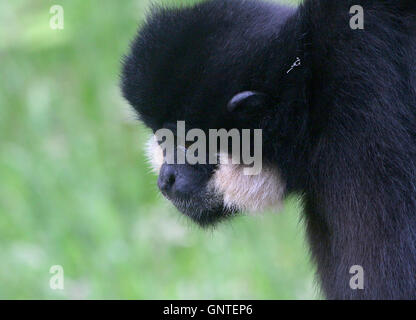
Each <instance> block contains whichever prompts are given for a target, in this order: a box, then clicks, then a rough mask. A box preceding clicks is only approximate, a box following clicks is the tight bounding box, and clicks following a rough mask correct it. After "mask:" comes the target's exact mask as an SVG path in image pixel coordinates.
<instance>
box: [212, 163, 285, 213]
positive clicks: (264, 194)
mask: <svg viewBox="0 0 416 320" xmlns="http://www.w3.org/2000/svg"><path fill="white" fill-rule="evenodd" d="M225 156H226V155H225ZM221 163H225V162H221ZM212 184H213V187H214V188H215V190H216V192H218V193H219V194H221V195H222V196H223V198H224V205H225V206H226V207H229V208H235V209H238V210H243V211H253V212H255V211H264V210H266V209H278V210H280V209H281V208H282V202H283V196H284V192H285V183H284V182H283V181H282V179H281V177H280V175H279V173H278V172H276V170H274V169H271V168H263V169H262V171H261V172H260V174H258V175H245V174H244V166H242V165H235V164H231V163H230V162H229V164H220V165H219V166H218V169H217V170H216V172H215V174H214V177H213V178H212Z"/></svg>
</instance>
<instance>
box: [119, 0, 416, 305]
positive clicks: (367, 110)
mask: <svg viewBox="0 0 416 320" xmlns="http://www.w3.org/2000/svg"><path fill="white" fill-rule="evenodd" d="M352 5H361V6H362V7H363V8H364V10H365V30H352V29H351V28H350V26H349V19H350V17H351V15H350V14H349V10H350V7H351V6H352ZM297 57H300V58H301V61H302V65H301V66H300V67H297V68H294V69H293V70H292V71H291V72H290V73H287V71H288V70H289V68H290V67H291V65H292V64H293V62H294V61H295V59H296V58H297ZM415 61H416V2H414V1H412V0H395V1H394V0H392V1H387V0H385V1H383V0H337V1H334V0H309V1H308V0H306V1H305V2H304V4H302V5H301V6H300V7H299V8H297V9H294V8H288V7H282V6H278V5H275V4H269V3H263V2H257V1H244V0H241V1H238V0H234V1H232V0H229V1H223V0H213V1H208V2H205V3H202V4H198V5H196V6H194V7H191V8H186V9H159V10H156V11H155V12H154V13H153V14H152V15H151V16H150V18H149V20H148V21H147V23H146V24H145V26H144V27H143V29H142V30H141V31H140V33H139V36H138V37H137V39H136V40H135V42H134V43H133V45H132V52H131V54H130V55H129V56H128V57H127V58H126V60H125V64H124V70H123V82H122V88H123V93H124V95H125V97H126V98H127V99H128V100H129V102H130V103H131V104H132V105H133V106H134V107H135V108H136V110H137V111H138V113H139V114H140V116H141V118H142V120H143V121H144V122H145V123H146V125H148V126H149V127H151V128H152V129H153V130H156V129H158V128H161V127H163V126H164V125H165V123H170V122H175V121H176V120H186V123H187V126H188V124H189V125H190V126H191V127H196V128H202V129H208V128H227V129H229V128H261V129H263V143H264V146H263V150H264V155H263V157H264V159H265V161H266V162H269V163H272V164H275V165H277V166H278V167H279V169H280V171H281V172H282V175H283V177H284V178H285V180H286V182H287V189H288V193H299V194H302V195H303V199H304V206H305V210H304V215H305V220H306V225H307V231H308V237H309V241H310V245H311V249H312V255H313V258H314V260H315V261H316V263H317V266H318V274H319V276H320V280H321V283H322V288H323V290H324V293H325V295H326V297H327V298H329V299H416V62H415ZM246 90H256V91H259V92H262V93H265V94H267V96H268V97H269V98H270V100H269V101H273V103H265V104H264V105H262V106H260V107H258V109H256V110H255V112H254V111H252V112H250V113H249V117H248V116H247V115H246V116H244V114H243V115H240V114H237V115H236V114H233V113H230V112H227V108H226V106H227V103H228V102H229V101H230V99H231V98H232V97H233V96H234V95H235V94H237V93H238V92H242V91H246ZM353 265H361V266H362V267H363V268H364V272H365V284H364V285H365V289H364V290H352V289H351V288H350V287H349V281H350V278H351V276H352V275H350V274H349V269H350V267H351V266H353Z"/></svg>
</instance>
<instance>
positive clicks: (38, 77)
mask: <svg viewBox="0 0 416 320" xmlns="http://www.w3.org/2000/svg"><path fill="white" fill-rule="evenodd" d="M169 2H170V3H173V1H169ZM177 2H178V1H177ZM52 4H61V5H63V7H64V10H65V28H64V30H61V31H57V30H51V29H50V28H49V17H50V15H49V8H50V6H51V5H52ZM147 7H148V1H144V0H134V1H133V0H131V1H130V0H129V1H127V0H124V1H121V2H120V1H113V0H102V1H101V0H100V1H98V0H66V1H63V0H57V1H50V2H49V1H30V0H25V1H1V2H0V26H1V27H0V39H2V40H1V41H0V66H1V86H0V179H1V182H0V248H1V250H0V261H1V266H0V298H2V299H5V298H7V299H17V298H21V299H33V298H36V299H48V298H58V299H61V298H63V299H72V298H81V299H84V298H88V299H99V298H106V299H112V298H114V299H153V298H158V299H165V298H170V299H187V298H189V299H194V298H200V299H211V298H218V299H228V298H232V299H234V298H248V299H250V298H253V299H297V298H305V299H309V298H316V297H318V296H317V295H316V292H315V291H316V290H315V289H314V287H313V268H312V266H311V265H310V263H309V262H308V261H309V258H308V251H307V247H306V244H305V241H304V233H303V227H302V225H301V224H300V223H298V221H299V212H300V208H299V207H298V205H297V202H296V201H295V200H289V201H288V202H287V205H286V209H285V211H284V212H282V213H280V214H276V213H270V214H267V215H265V216H264V217H261V218H254V217H240V218H237V219H235V220H233V221H231V222H229V223H227V224H225V225H222V226H219V227H218V228H217V229H215V230H212V231H204V230H201V229H199V228H197V227H195V226H193V225H192V224H190V223H189V222H188V221H186V220H185V218H183V217H182V216H181V215H180V214H179V213H177V212H176V211H175V210H174V209H173V208H172V206H171V205H170V204H168V203H167V202H166V201H164V200H163V199H162V198H161V197H160V196H159V195H158V194H157V192H156V177H155V176H153V175H152V174H151V173H150V170H149V169H148V167H147V165H146V162H145V158H144V155H143V152H142V147H143V142H144V141H145V140H146V138H147V135H148V132H147V130H146V129H144V128H143V127H142V126H141V125H140V124H139V123H136V122H134V121H132V120H129V117H128V116H127V113H126V112H125V110H126V103H125V101H123V99H122V98H121V96H120V93H119V89H118V75H119V69H120V57H121V56H122V54H123V53H125V52H126V50H127V48H128V44H129V41H130V40H131V38H132V37H133V36H134V34H135V32H136V28H137V26H138V23H140V21H141V20H142V18H143V16H144V13H145V9H146V8H147ZM56 264H58V265H62V266H63V268H64V271H65V289H64V290H62V291H59V290H58V291H54V290H51V289H50V288H49V278H50V276H51V275H50V274H49V268H50V267H51V266H52V265H56Z"/></svg>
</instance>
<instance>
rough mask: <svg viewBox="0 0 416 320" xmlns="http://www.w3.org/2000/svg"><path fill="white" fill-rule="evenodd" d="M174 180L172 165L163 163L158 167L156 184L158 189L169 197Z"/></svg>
mask: <svg viewBox="0 0 416 320" xmlns="http://www.w3.org/2000/svg"><path fill="white" fill-rule="evenodd" d="M175 181H176V170H175V168H174V166H172V165H167V164H164V165H162V168H161V169H160V173H159V178H158V180H157V185H158V187H159V189H160V191H161V192H162V193H163V194H164V195H166V196H168V197H170V196H172V190H173V189H174V188H173V186H174V184H175Z"/></svg>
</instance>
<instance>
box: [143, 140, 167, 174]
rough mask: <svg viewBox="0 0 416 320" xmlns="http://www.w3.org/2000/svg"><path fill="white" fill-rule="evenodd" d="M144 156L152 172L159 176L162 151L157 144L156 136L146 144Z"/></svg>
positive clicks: (162, 159)
mask: <svg viewBox="0 0 416 320" xmlns="http://www.w3.org/2000/svg"><path fill="white" fill-rule="evenodd" d="M146 156H147V159H148V162H149V163H150V166H151V168H152V171H153V172H154V173H156V174H159V171H160V168H161V167H162V165H163V161H164V157H163V150H162V148H161V147H160V146H159V144H158V143H157V139H156V136H154V135H153V136H152V137H151V138H150V139H149V140H148V141H147V143H146Z"/></svg>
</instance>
